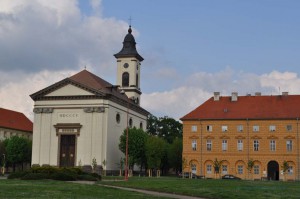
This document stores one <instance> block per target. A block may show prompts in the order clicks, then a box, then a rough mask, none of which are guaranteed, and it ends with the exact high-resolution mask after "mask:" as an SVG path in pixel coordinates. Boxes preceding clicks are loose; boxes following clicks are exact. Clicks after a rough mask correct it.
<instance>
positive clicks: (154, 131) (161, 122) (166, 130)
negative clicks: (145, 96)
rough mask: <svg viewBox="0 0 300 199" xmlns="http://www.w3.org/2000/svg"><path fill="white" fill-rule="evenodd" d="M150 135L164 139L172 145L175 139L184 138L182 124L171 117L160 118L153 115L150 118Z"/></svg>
mask: <svg viewBox="0 0 300 199" xmlns="http://www.w3.org/2000/svg"><path fill="white" fill-rule="evenodd" d="M147 128H148V131H147V132H148V134H150V135H155V136H158V137H161V138H163V139H164V140H166V141H167V142H168V143H172V142H173V141H174V139H175V138H182V124H181V123H180V122H178V121H176V120H175V119H173V118H170V117H167V116H165V117H160V118H159V119H158V118H157V117H155V116H153V115H150V116H149V117H148V122H147Z"/></svg>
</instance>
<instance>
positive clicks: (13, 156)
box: [6, 136, 32, 171]
mask: <svg viewBox="0 0 300 199" xmlns="http://www.w3.org/2000/svg"><path fill="white" fill-rule="evenodd" d="M31 145H32V144H31V141H30V140H28V139H26V138H23V137H18V136H13V137H11V138H9V139H8V140H7V143H6V153H7V160H8V161H9V162H10V163H11V164H12V166H13V170H14V171H15V167H16V165H17V164H22V169H23V163H30V161H31Z"/></svg>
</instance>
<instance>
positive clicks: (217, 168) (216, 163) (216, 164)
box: [213, 158, 223, 175]
mask: <svg viewBox="0 0 300 199" xmlns="http://www.w3.org/2000/svg"><path fill="white" fill-rule="evenodd" d="M222 162H223V161H222V160H221V161H219V160H218V159H217V158H216V159H215V160H214V162H213V167H214V170H215V174H216V175H219V174H220V168H221V166H222Z"/></svg>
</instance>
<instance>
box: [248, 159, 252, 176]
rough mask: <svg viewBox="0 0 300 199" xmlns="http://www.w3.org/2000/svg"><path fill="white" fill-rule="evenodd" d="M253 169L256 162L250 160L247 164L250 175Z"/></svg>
mask: <svg viewBox="0 0 300 199" xmlns="http://www.w3.org/2000/svg"><path fill="white" fill-rule="evenodd" d="M253 167H254V161H253V160H252V159H249V160H248V163H247V170H248V172H249V174H251V171H252V168H253ZM251 178H252V177H251Z"/></svg>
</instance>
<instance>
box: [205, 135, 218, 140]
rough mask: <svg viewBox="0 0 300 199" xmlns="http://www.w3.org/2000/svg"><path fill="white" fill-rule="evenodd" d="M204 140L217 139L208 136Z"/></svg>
mask: <svg viewBox="0 0 300 199" xmlns="http://www.w3.org/2000/svg"><path fill="white" fill-rule="evenodd" d="M204 139H207V140H211V139H215V137H214V136H211V135H208V136H205V137H204Z"/></svg>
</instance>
